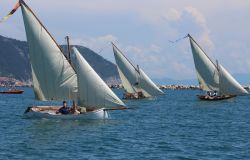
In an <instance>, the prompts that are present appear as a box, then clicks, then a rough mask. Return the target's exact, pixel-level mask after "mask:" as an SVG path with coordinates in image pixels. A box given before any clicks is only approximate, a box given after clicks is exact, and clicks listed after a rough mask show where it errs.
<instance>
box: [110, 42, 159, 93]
mask: <svg viewBox="0 0 250 160" xmlns="http://www.w3.org/2000/svg"><path fill="white" fill-rule="evenodd" d="M112 45H113V51H114V55H115V60H116V64H117V68H118V72H119V75H120V78H121V80H122V84H123V86H124V88H125V90H126V91H127V92H129V93H136V92H139V91H141V92H142V93H143V95H144V96H145V97H152V96H157V95H159V94H163V92H162V91H161V90H160V89H159V88H158V87H157V86H156V85H155V84H154V82H153V81H152V80H151V79H150V78H149V77H148V76H147V75H146V74H145V73H144V72H143V71H142V70H141V69H139V68H136V67H134V66H133V64H132V63H131V62H130V61H129V60H128V59H127V58H126V57H125V56H124V55H123V54H122V53H121V51H120V50H119V49H118V48H117V47H116V46H115V45H114V44H113V43H112Z"/></svg>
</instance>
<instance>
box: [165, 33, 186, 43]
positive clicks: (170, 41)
mask: <svg viewBox="0 0 250 160" xmlns="http://www.w3.org/2000/svg"><path fill="white" fill-rule="evenodd" d="M188 37H189V34H188V35H186V36H184V37H182V38H179V39H177V40H174V41H172V40H168V42H169V43H172V44H175V43H177V42H179V41H181V40H183V39H186V38H188Z"/></svg>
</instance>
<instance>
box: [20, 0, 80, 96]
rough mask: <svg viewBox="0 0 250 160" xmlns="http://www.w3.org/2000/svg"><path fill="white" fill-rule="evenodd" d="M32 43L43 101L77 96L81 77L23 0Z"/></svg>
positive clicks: (38, 92) (36, 82) (37, 89)
mask: <svg viewBox="0 0 250 160" xmlns="http://www.w3.org/2000/svg"><path fill="white" fill-rule="evenodd" d="M20 3H21V7H22V14H23V20H24V25H25V30H26V36H27V41H28V45H29V55H30V62H31V66H32V77H33V82H34V91H35V95H36V98H37V99H39V100H66V99H73V98H75V96H76V93H77V76H76V73H75V71H74V70H73V68H72V67H71V65H70V64H69V62H68V61H67V60H66V58H65V56H64V55H63V53H62V52H61V50H60V48H59V46H58V45H57V44H56V42H55V40H54V39H53V38H52V36H51V35H50V34H49V33H48V31H47V30H46V29H45V27H44V26H43V25H42V23H41V22H40V21H39V20H38V19H37V17H36V16H35V15H34V13H33V12H32V11H31V10H30V8H29V7H28V6H27V5H26V4H25V3H24V2H23V1H20Z"/></svg>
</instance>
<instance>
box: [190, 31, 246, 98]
mask: <svg viewBox="0 0 250 160" xmlns="http://www.w3.org/2000/svg"><path fill="white" fill-rule="evenodd" d="M188 37H189V39H190V45H191V48H192V53H193V58H194V64H195V68H196V73H197V77H198V81H199V83H200V87H201V89H202V90H205V91H219V93H220V94H221V95H245V94H248V92H247V91H246V90H245V89H244V88H243V87H242V86H241V85H240V84H239V82H237V81H236V80H235V79H234V78H233V76H232V75H231V74H230V73H229V72H228V71H227V70H226V69H225V68H224V67H223V66H222V65H220V64H219V63H217V64H216V65H215V63H214V62H213V61H212V60H211V59H210V58H209V57H208V56H207V55H206V53H205V52H204V51H203V50H202V49H201V47H200V46H199V45H198V44H197V43H196V42H195V41H194V39H193V38H192V37H191V36H190V35H188Z"/></svg>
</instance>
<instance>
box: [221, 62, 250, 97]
mask: <svg viewBox="0 0 250 160" xmlns="http://www.w3.org/2000/svg"><path fill="white" fill-rule="evenodd" d="M218 69H219V80H220V85H219V91H220V93H221V94H223V95H245V94H248V92H247V91H246V90H245V89H244V88H243V87H242V86H241V85H240V84H239V82H237V81H236V79H234V78H233V76H232V75H231V74H230V73H229V72H228V71H227V70H226V69H225V68H224V67H223V66H222V65H220V64H218Z"/></svg>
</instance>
